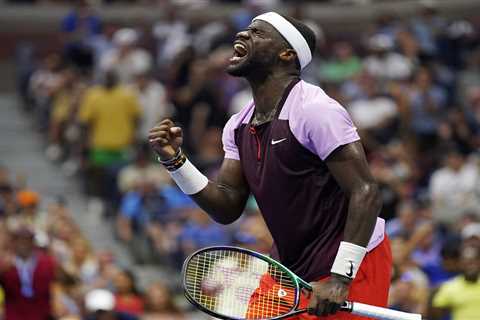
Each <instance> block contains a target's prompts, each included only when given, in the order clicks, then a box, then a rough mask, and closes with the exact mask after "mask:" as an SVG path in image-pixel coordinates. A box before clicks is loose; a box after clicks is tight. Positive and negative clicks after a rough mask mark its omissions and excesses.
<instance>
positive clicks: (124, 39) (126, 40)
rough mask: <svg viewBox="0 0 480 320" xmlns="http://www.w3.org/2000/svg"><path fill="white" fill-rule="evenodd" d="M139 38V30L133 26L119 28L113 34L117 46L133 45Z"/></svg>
mask: <svg viewBox="0 0 480 320" xmlns="http://www.w3.org/2000/svg"><path fill="white" fill-rule="evenodd" d="M137 40H138V33H137V31H135V30H133V29H131V28H123V29H120V30H117V31H116V32H115V33H114V34H113V43H115V44H116V45H117V46H128V45H132V44H134V43H135V42H137Z"/></svg>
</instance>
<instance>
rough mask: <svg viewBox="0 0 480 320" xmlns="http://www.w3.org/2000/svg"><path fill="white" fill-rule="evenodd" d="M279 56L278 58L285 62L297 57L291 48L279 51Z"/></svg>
mask: <svg viewBox="0 0 480 320" xmlns="http://www.w3.org/2000/svg"><path fill="white" fill-rule="evenodd" d="M279 58H280V60H282V61H285V62H289V61H295V59H296V58H297V53H296V52H295V50H293V49H286V50H284V51H282V52H280V55H279Z"/></svg>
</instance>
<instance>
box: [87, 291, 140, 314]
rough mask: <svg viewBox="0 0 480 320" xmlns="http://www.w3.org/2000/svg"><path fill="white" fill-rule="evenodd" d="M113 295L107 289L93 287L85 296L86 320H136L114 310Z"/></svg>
mask: <svg viewBox="0 0 480 320" xmlns="http://www.w3.org/2000/svg"><path fill="white" fill-rule="evenodd" d="M114 307H115V296H114V295H113V293H111V292H110V291H108V290H105V289H95V290H92V291H90V292H88V293H87V294H86V296H85V309H86V311H87V316H86V318H85V319H86V320H137V319H138V318H137V317H135V316H133V315H129V314H125V313H121V312H116V311H114V310H113V309H114Z"/></svg>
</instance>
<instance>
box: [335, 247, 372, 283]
mask: <svg viewBox="0 0 480 320" xmlns="http://www.w3.org/2000/svg"><path fill="white" fill-rule="evenodd" d="M366 253H367V248H364V247H361V246H359V245H356V244H353V243H350V242H345V241H342V242H340V247H339V248H338V252H337V256H336V257H335V261H334V262H333V266H332V269H331V270H330V271H331V272H332V273H336V274H339V275H341V276H344V277H347V278H350V279H353V278H355V276H356V275H357V272H358V269H360V264H361V263H362V260H363V257H365V254H366Z"/></svg>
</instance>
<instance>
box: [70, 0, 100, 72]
mask: <svg viewBox="0 0 480 320" xmlns="http://www.w3.org/2000/svg"><path fill="white" fill-rule="evenodd" d="M74 5H75V8H74V9H73V10H72V11H70V12H69V13H68V14H67V16H66V17H65V18H64V19H63V20H62V25H61V31H62V32H63V33H64V35H65V39H64V42H65V51H64V56H65V59H66V60H67V61H68V62H69V63H72V64H74V65H75V66H77V67H78V68H79V69H81V70H83V71H86V72H89V71H91V69H92V67H93V66H94V56H93V52H92V50H91V48H90V47H89V44H88V42H89V41H90V39H91V38H93V37H94V36H95V35H98V34H99V33H100V32H101V28H102V22H101V20H100V17H99V16H98V15H96V14H95V13H94V11H93V9H92V7H91V6H90V4H89V1H88V0H76V1H75V4H74Z"/></svg>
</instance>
